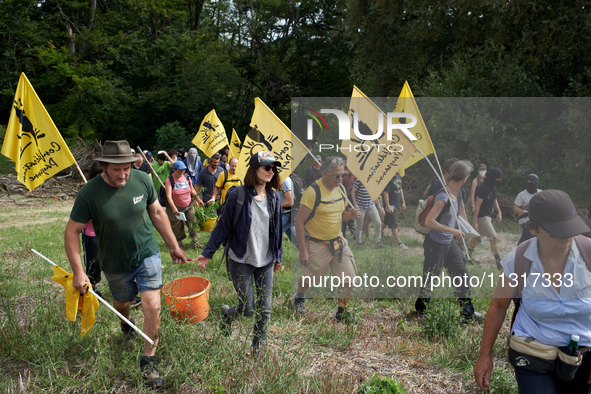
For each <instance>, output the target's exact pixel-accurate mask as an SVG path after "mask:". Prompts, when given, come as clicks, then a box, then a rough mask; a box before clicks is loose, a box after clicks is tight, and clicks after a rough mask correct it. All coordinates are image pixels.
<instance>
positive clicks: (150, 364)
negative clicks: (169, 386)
mask: <svg viewBox="0 0 591 394" xmlns="http://www.w3.org/2000/svg"><path fill="white" fill-rule="evenodd" d="M140 368H141V370H142V375H143V376H144V380H145V382H146V384H147V385H148V386H150V388H152V389H157V388H160V387H162V386H164V378H163V377H162V375H161V374H160V371H159V370H158V361H157V360H156V357H154V356H151V357H150V356H144V357H142V358H141V360H140Z"/></svg>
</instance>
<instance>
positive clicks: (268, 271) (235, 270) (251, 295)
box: [197, 151, 283, 352]
mask: <svg viewBox="0 0 591 394" xmlns="http://www.w3.org/2000/svg"><path fill="white" fill-rule="evenodd" d="M280 166H281V163H280V162H279V161H277V160H275V158H274V157H273V155H271V154H270V153H269V152H266V151H260V152H257V153H255V154H253V155H252V157H251V158H250V161H249V166H248V169H247V171H246V175H245V176H244V185H243V186H239V187H238V189H237V190H235V191H232V192H231V193H230V194H229V195H228V196H227V199H226V204H225V207H224V210H223V212H222V216H221V217H220V219H219V221H218V224H217V226H216V227H215V229H214V230H213V232H212V233H211V237H210V239H209V241H208V242H207V245H206V246H205V249H204V250H203V253H202V254H201V255H200V256H199V257H197V261H198V265H199V267H200V268H205V267H207V264H208V263H209V260H210V259H211V258H212V257H213V254H214V253H215V252H216V250H217V249H218V248H219V247H220V245H221V244H222V243H223V242H226V241H227V244H226V245H227V247H228V257H229V259H228V264H227V268H228V275H229V277H230V279H231V280H232V284H233V285H234V289H236V293H238V304H237V305H235V306H233V307H230V306H228V305H223V306H222V322H221V325H220V328H221V329H222V333H223V334H224V335H226V336H230V334H231V330H232V322H233V321H234V320H235V319H236V318H238V317H239V316H240V315H244V316H254V317H255V324H254V335H253V339H252V350H253V352H257V351H258V350H259V349H260V348H261V347H262V346H263V345H264V343H265V340H266V338H267V326H268V324H269V320H270V318H271V294H272V290H273V272H274V271H277V270H278V269H280V268H281V257H282V253H283V247H282V242H281V241H282V232H281V225H282V223H281V203H280V202H279V201H280V200H279V193H278V192H277V190H278V189H279V187H280V186H281V178H280V176H279V173H278V167H280ZM240 195H242V198H244V201H243V204H242V206H240V205H238V209H239V210H238V212H236V207H237V204H238V200H239V196H240ZM235 214H237V215H239V216H238V218H235V217H234V215H235ZM235 229H236V230H235ZM238 229H240V230H238Z"/></svg>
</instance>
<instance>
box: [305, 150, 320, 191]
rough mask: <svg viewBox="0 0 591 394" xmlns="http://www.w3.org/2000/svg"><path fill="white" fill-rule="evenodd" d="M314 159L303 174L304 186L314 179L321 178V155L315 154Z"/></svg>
mask: <svg viewBox="0 0 591 394" xmlns="http://www.w3.org/2000/svg"><path fill="white" fill-rule="evenodd" d="M314 159H315V160H314V162H313V163H312V166H311V167H310V168H308V169H307V170H306V173H305V174H304V183H305V184H306V187H308V186H310V185H311V184H313V183H314V182H316V180H318V179H320V178H322V171H320V166H321V165H322V157H321V156H320V155H315V156H314Z"/></svg>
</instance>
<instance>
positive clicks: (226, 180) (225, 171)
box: [220, 168, 244, 201]
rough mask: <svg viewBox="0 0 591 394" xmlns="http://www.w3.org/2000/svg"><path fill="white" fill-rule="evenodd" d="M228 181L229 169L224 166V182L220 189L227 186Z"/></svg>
mask: <svg viewBox="0 0 591 394" xmlns="http://www.w3.org/2000/svg"><path fill="white" fill-rule="evenodd" d="M226 182H228V170H227V169H225V168H224V182H223V183H222V187H220V189H223V188H224V186H226ZM243 201H244V200H243Z"/></svg>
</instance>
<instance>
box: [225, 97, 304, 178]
mask: <svg viewBox="0 0 591 394" xmlns="http://www.w3.org/2000/svg"><path fill="white" fill-rule="evenodd" d="M261 150H264V151H267V152H270V153H271V154H272V155H273V156H274V157H275V159H276V160H277V161H280V162H281V168H279V171H278V172H279V173H280V175H281V178H282V179H285V178H286V177H288V176H289V174H291V171H292V169H295V168H296V167H297V166H298V164H299V163H300V161H302V159H303V158H304V157H305V156H306V153H308V149H307V148H306V146H305V145H304V144H303V143H302V141H300V140H299V138H297V137H296V136H295V135H293V134H292V133H291V130H290V129H289V128H288V127H287V126H286V125H285V124H284V123H283V122H282V121H281V119H279V118H278V117H277V115H275V114H274V113H273V111H271V110H270V109H269V107H267V106H266V105H265V103H263V102H262V101H261V99H259V98H258V97H257V98H255V100H254V112H253V114H252V119H251V121H250V130H249V131H248V134H247V135H246V137H245V138H244V143H243V144H242V150H241V151H240V159H239V160H238V167H237V168H236V174H238V176H239V178H240V179H244V175H246V170H247V169H248V161H249V160H250V157H251V156H252V155H253V154H255V153H257V152H259V151H261Z"/></svg>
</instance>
